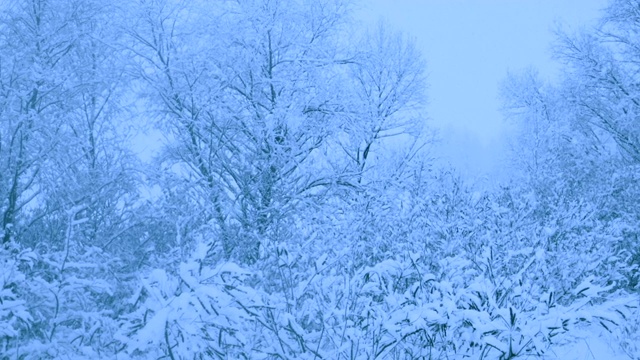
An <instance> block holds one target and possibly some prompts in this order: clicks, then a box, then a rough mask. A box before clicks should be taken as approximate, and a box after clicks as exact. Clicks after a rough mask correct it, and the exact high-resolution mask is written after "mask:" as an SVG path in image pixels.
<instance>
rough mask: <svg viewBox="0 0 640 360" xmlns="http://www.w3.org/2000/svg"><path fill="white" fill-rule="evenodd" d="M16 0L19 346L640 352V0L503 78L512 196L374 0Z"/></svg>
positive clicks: (6, 287)
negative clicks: (439, 108)
mask: <svg viewBox="0 0 640 360" xmlns="http://www.w3.org/2000/svg"><path fill="white" fill-rule="evenodd" d="M0 6H1V10H2V12H1V13H0V14H1V18H0V168H1V171H0V216H1V220H0V221H1V224H0V225H1V228H0V239H1V240H0V359H46V358H51V359H64V358H89V357H91V358H109V359H111V358H122V359H130V358H131V359H135V358H143V359H151V358H154V359H155V358H158V359H159V358H166V359H187V358H188V359H192V358H198V359H201V358H224V359H242V358H245V359H300V358H303V359H305V358H308V359H374V358H379V359H450V358H470V359H476V358H477V359H514V358H525V357H527V356H534V357H540V358H554V357H555V355H554V354H555V353H554V351H555V349H557V347H558V346H562V345H564V344H569V343H571V342H572V341H573V340H574V339H576V338H577V337H579V336H581V335H582V334H583V331H586V330H585V329H588V328H590V327H593V326H597V327H601V328H602V329H604V331H606V332H607V333H609V334H610V335H611V339H612V342H613V343H614V344H615V345H616V346H619V347H620V348H621V349H623V350H624V351H626V352H627V354H629V356H630V358H632V359H638V358H640V348H639V347H638V345H637V344H638V343H640V337H639V335H638V334H640V312H639V311H638V305H640V304H639V299H638V291H639V290H640V287H639V286H640V285H639V281H640V277H639V275H638V267H639V266H640V240H639V239H638V233H639V231H640V229H639V228H638V227H639V225H638V224H640V211H639V210H640V207H639V206H638V199H639V198H640V179H639V177H640V175H639V174H640V173H639V171H638V170H640V150H639V149H640V123H638V116H639V115H640V92H639V91H638V90H640V89H639V88H638V84H640V79H638V73H639V71H638V70H640V68H638V66H639V65H640V52H639V51H638V48H637V46H636V44H637V43H638V40H639V39H638V34H639V33H640V27H639V25H638V24H640V2H638V1H635V0H633V1H632V0H614V1H612V2H611V5H610V7H609V9H608V10H607V11H606V12H605V14H604V16H603V18H602V21H601V23H600V25H599V26H598V27H597V28H595V29H591V30H588V31H583V32H580V33H576V34H568V33H561V32H559V33H558V36H557V39H558V41H557V44H556V54H557V56H558V58H559V60H560V61H562V62H563V64H564V69H565V71H564V78H563V79H561V81H559V82H558V83H557V84H548V83H544V82H543V81H541V80H540V79H539V78H538V77H537V75H536V74H535V71H533V70H531V71H525V72H522V73H518V74H511V75H510V76H509V77H508V78H507V79H506V80H505V81H504V83H503V86H502V90H503V94H504V110H505V115H506V116H508V117H509V118H511V119H512V120H513V121H514V122H516V124H517V128H518V129H519V130H520V133H519V135H518V136H517V141H516V142H515V143H514V149H513V152H512V158H513V160H514V161H513V164H510V166H509V169H510V170H509V171H511V172H513V173H514V174H515V175H514V176H513V179H512V181H511V182H509V183H506V184H503V185H502V186H501V187H499V188H498V189H495V190H483V189H476V188H473V187H471V186H470V185H468V182H466V181H465V180H464V179H461V178H460V177H459V176H458V175H456V172H455V170H448V169H442V168H438V167H436V166H434V165H433V163H432V161H431V159H429V157H428V152H427V151H426V149H428V147H429V138H428V137H427V136H426V131H425V129H423V128H422V126H420V125H418V124H422V123H423V122H424V119H425V116H424V111H425V100H426V99H425V89H426V85H427V84H426V77H425V70H426V69H425V64H424V61H423V60H422V57H421V54H420V53H419V51H418V50H417V49H416V47H415V45H414V43H413V41H412V40H411V39H410V38H408V37H407V36H405V35H403V34H400V33H396V32H394V31H392V30H390V29H388V28H387V27H385V26H384V25H378V26H376V27H373V28H371V29H369V30H366V31H362V32H358V33H356V35H354V29H355V28H356V26H355V24H356V22H355V20H354V19H353V18H352V17H351V15H352V11H353V4H351V3H350V2H347V1H342V0H321V1H297V0H273V1H272V0H242V1H231V0H229V1H217V2H209V1H188V2H182V1H173V0H151V1H147V0H139V1H134V2H118V1H114V2H108V4H105V3H104V2H101V1H94V0H69V1H53V0H20V1H16V2H13V3H11V4H4V5H0ZM145 128H147V129H151V128H152V129H154V130H153V131H156V132H159V133H161V134H162V135H163V140H162V143H161V144H153V145H152V147H153V148H157V149H158V151H157V152H156V155H155V157H154V159H153V160H152V161H150V162H142V161H141V160H139V158H138V157H137V156H136V155H135V154H134V153H133V152H132V150H131V148H132V146H131V143H132V141H133V140H132V139H133V138H134V137H133V135H135V134H136V133H140V132H142V131H144V129H145ZM400 144H402V145H400Z"/></svg>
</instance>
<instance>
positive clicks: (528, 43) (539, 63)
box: [363, 0, 607, 163]
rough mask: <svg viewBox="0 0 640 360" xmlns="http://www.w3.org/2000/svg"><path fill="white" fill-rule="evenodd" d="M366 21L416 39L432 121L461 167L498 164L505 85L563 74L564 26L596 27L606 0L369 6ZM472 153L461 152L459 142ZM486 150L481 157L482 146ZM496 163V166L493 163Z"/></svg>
mask: <svg viewBox="0 0 640 360" xmlns="http://www.w3.org/2000/svg"><path fill="white" fill-rule="evenodd" d="M364 4H365V5H364V6H365V8H366V9H365V10H363V17H364V18H365V19H367V20H377V19H379V18H382V19H384V20H386V21H387V22H388V23H390V24H391V25H392V26H393V27H395V28H399V29H401V30H403V31H405V32H407V33H410V34H411V35H412V36H414V37H415V38H416V40H417V42H418V45H419V46H420V48H421V49H422V52H423V54H424V56H425V58H426V61H427V63H428V74H429V86H430V89H429V98H430V105H429V115H430V118H431V121H432V124H434V125H436V126H437V127H438V128H440V129H442V131H443V135H444V136H445V137H449V138H451V137H454V138H455V139H445V140H446V141H447V142H448V143H449V146H450V147H451V146H453V148H454V149H450V150H451V151H453V152H455V154H452V156H453V157H455V158H457V159H454V162H465V161H466V162H472V163H476V162H487V161H488V162H492V161H493V160H494V159H492V158H494V157H496V152H497V151H499V150H497V149H496V147H495V145H496V144H498V143H501V142H502V140H503V139H504V137H505V131H504V129H505V128H504V126H503V120H502V116H501V113H500V111H499V107H500V101H499V99H498V84H499V83H500V81H501V80H502V79H503V78H504V77H505V76H506V74H507V72H508V71H517V70H520V69H523V68H526V67H528V66H533V67H535V68H537V69H538V70H539V72H540V74H541V75H542V76H543V77H547V78H549V79H552V78H554V77H555V76H556V75H557V72H558V68H557V66H556V64H555V63H554V62H553V60H552V59H551V52H550V46H551V43H552V41H553V39H554V37H553V34H552V30H553V29H554V24H556V23H557V22H560V23H563V24H565V27H568V28H570V29H577V28H579V27H581V26H587V25H589V24H594V22H595V20H596V19H597V18H598V17H599V14H600V10H601V9H602V8H603V7H605V6H606V4H607V1H606V0H365V1H364ZM461 142H462V143H464V144H468V145H470V146H461V144H460V143H461ZM478 146H480V147H483V148H484V149H482V151H479V149H477V147H478ZM487 158H489V159H487Z"/></svg>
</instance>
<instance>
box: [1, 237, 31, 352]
mask: <svg viewBox="0 0 640 360" xmlns="http://www.w3.org/2000/svg"><path fill="white" fill-rule="evenodd" d="M33 257H34V254H33V253H32V252H31V251H28V250H24V251H19V250H18V248H17V246H16V245H15V244H8V245H7V246H0V353H1V354H7V355H11V356H15V357H18V355H19V354H20V349H19V348H20V338H21V337H23V336H24V335H25V333H26V331H27V329H28V328H29V326H30V325H31V323H32V320H33V319H32V317H31V314H29V311H28V307H27V303H26V301H25V300H24V299H23V298H22V297H21V296H20V295H21V294H22V292H23V291H24V289H23V288H22V287H24V285H25V280H26V277H25V275H24V272H23V270H25V269H26V268H28V267H29V266H31V264H32V262H33Z"/></svg>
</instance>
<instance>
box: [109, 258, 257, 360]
mask: <svg viewBox="0 0 640 360" xmlns="http://www.w3.org/2000/svg"><path fill="white" fill-rule="evenodd" d="M206 253H207V248H206V246H204V245H202V246H199V247H198V248H197V249H196V253H195V254H194V256H192V257H191V258H190V259H189V261H186V262H183V263H181V264H180V265H179V269H178V270H177V272H176V273H172V272H170V271H167V270H162V269H153V270H150V271H148V272H147V274H146V275H143V276H142V277H141V279H140V281H141V285H142V286H141V288H140V291H139V293H138V294H137V295H136V296H134V297H133V298H132V299H131V300H130V301H131V302H133V303H134V304H136V305H137V308H136V310H135V311H134V312H133V313H131V314H128V315H126V316H124V317H123V318H122V324H121V330H120V332H119V333H118V335H117V337H116V338H117V339H118V340H119V341H120V342H121V343H122V344H123V345H124V348H123V349H124V351H125V352H126V353H127V354H128V355H129V356H131V357H133V358H149V357H162V356H166V357H169V358H172V359H186V358H193V357H194V356H205V357H217V358H242V357H245V358H246V357H249V358H252V356H251V354H252V353H253V352H254V348H255V344H254V343H253V341H254V339H252V334H253V331H252V329H251V326H252V324H251V323H250V322H249V320H250V319H251V316H252V313H253V311H256V310H255V308H256V307H258V306H260V297H259V296H257V295H256V293H255V292H254V291H253V290H252V289H250V288H248V287H246V286H243V280H244V279H245V278H246V277H247V276H248V275H249V273H248V272H247V271H246V270H243V269H242V268H240V267H239V266H237V265H235V264H233V263H229V262H224V263H221V264H218V265H215V266H209V265H206V264H204V263H203V260H204V257H205V256H206ZM252 309H253V310H252Z"/></svg>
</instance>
